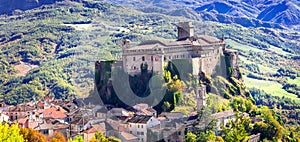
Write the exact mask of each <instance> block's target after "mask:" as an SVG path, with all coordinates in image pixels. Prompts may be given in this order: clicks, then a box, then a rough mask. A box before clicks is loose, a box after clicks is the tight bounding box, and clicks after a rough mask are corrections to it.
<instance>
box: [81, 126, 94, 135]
mask: <svg viewBox="0 0 300 142" xmlns="http://www.w3.org/2000/svg"><path fill="white" fill-rule="evenodd" d="M96 132H97V130H96V129H95V128H94V127H92V128H90V129H87V130H85V131H84V132H83V133H87V134H90V133H96Z"/></svg>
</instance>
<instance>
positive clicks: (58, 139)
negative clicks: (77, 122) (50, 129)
mask: <svg viewBox="0 0 300 142" xmlns="http://www.w3.org/2000/svg"><path fill="white" fill-rule="evenodd" d="M48 140H49V142H67V139H66V138H65V136H64V135H63V134H62V133H60V132H55V133H54V134H53V135H51V136H49V138H48Z"/></svg>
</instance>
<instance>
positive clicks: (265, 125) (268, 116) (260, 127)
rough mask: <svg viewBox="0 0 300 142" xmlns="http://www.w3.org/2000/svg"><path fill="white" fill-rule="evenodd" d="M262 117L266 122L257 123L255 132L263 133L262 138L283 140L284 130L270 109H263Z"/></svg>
mask: <svg viewBox="0 0 300 142" xmlns="http://www.w3.org/2000/svg"><path fill="white" fill-rule="evenodd" d="M260 111H261V112H260V113H261V116H262V117H263V119H264V120H265V121H264V122H260V123H255V125H254V129H253V132H254V133H261V138H262V139H264V138H266V139H268V140H273V139H277V140H279V139H282V136H283V132H284V128H283V126H281V125H280V123H279V122H278V121H277V120H276V119H275V117H274V113H273V112H272V111H271V110H270V109H269V108H268V107H262V108H261V110H260Z"/></svg>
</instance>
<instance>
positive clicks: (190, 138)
mask: <svg viewBox="0 0 300 142" xmlns="http://www.w3.org/2000/svg"><path fill="white" fill-rule="evenodd" d="M196 140H197V135H195V134H194V133H192V132H188V133H187V134H186V142H196Z"/></svg>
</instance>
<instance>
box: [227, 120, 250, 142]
mask: <svg viewBox="0 0 300 142" xmlns="http://www.w3.org/2000/svg"><path fill="white" fill-rule="evenodd" d="M250 123H251V120H250V118H249V117H244V116H242V115H238V114H237V115H236V119H235V120H234V121H230V122H229V126H228V127H225V126H224V127H223V128H222V131H223V133H224V135H223V139H224V140H225V141H228V142H231V141H239V142H246V141H248V140H249V138H250V136H249V135H250V132H251V130H252V128H251V125H250Z"/></svg>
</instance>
